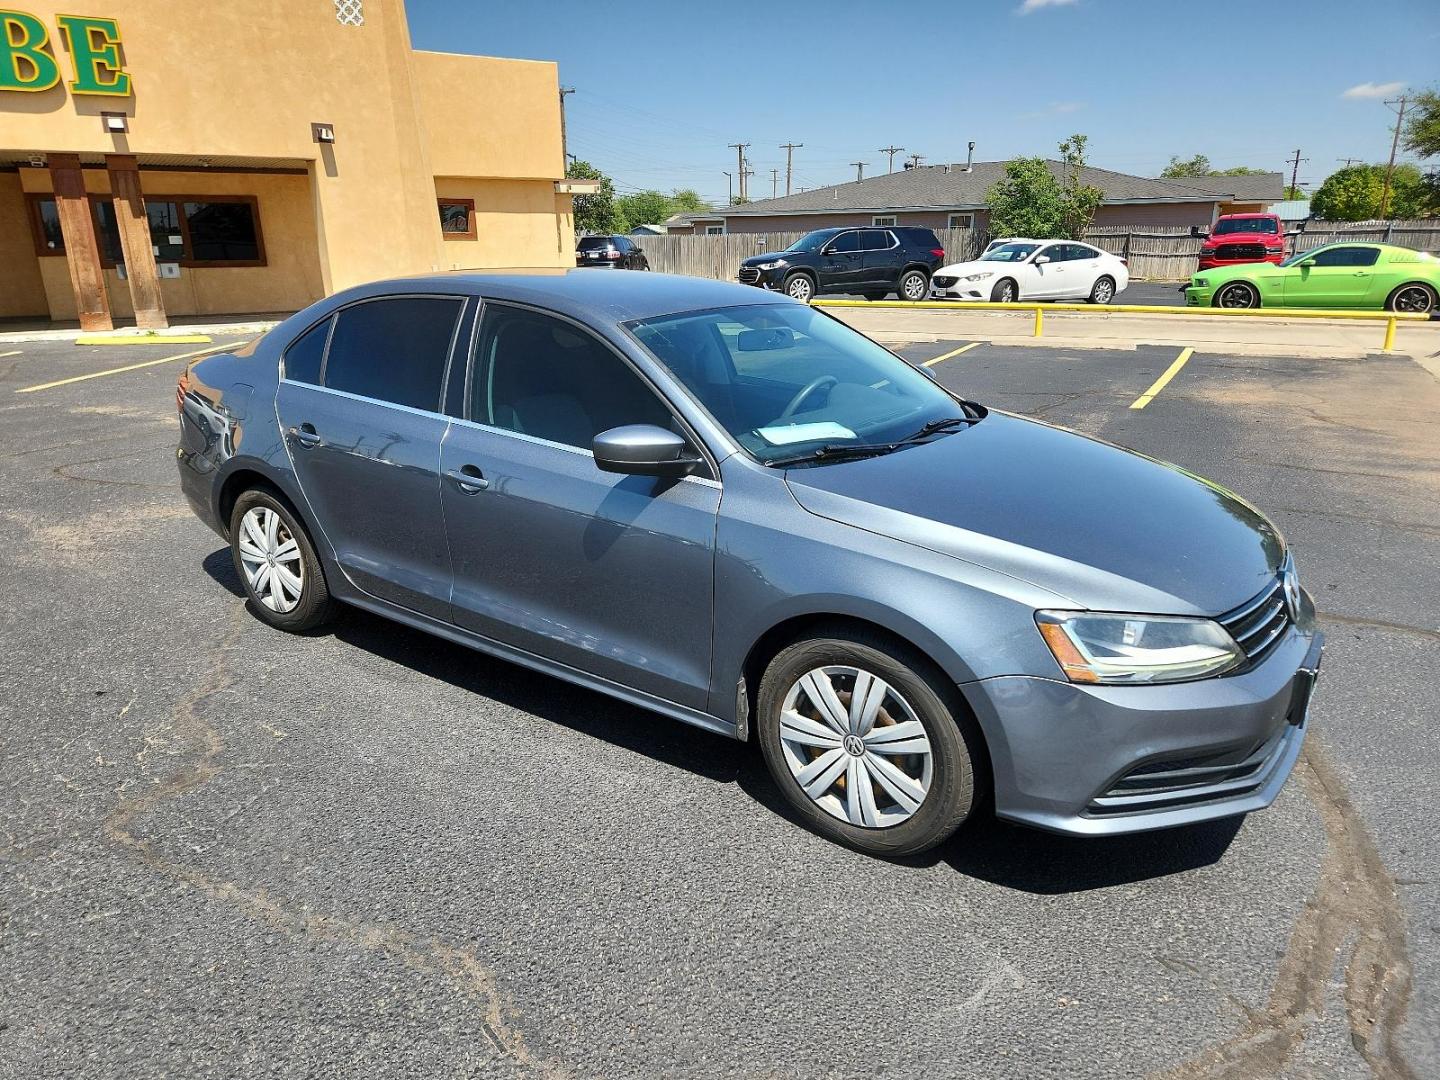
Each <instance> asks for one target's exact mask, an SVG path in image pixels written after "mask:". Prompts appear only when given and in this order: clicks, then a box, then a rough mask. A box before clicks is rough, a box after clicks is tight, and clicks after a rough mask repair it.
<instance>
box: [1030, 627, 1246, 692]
mask: <svg viewBox="0 0 1440 1080" xmlns="http://www.w3.org/2000/svg"><path fill="white" fill-rule="evenodd" d="M1035 622H1036V624H1037V625H1038V626H1039V627H1040V635H1041V636H1042V637H1043V638H1044V639H1045V644H1046V645H1048V646H1049V647H1050V651H1051V652H1052V653H1054V654H1055V661H1056V663H1058V664H1059V665H1060V669H1061V670H1062V671H1064V672H1065V675H1066V677H1067V678H1068V679H1069V680H1070V681H1071V682H1078V683H1166V682H1181V681H1183V680H1185V679H1198V678H1202V677H1203V676H1206V675H1218V674H1220V673H1221V672H1223V671H1229V670H1230V669H1231V668H1233V667H1235V666H1236V665H1237V664H1239V663H1241V662H1242V661H1243V660H1244V659H1245V654H1244V653H1243V652H1241V651H1240V647H1239V646H1238V645H1236V644H1235V642H1234V640H1233V639H1232V638H1231V637H1230V635H1229V634H1227V633H1226V632H1225V631H1224V630H1223V629H1222V628H1221V627H1220V625H1219V624H1218V623H1216V622H1214V621H1212V620H1210V619H1186V618H1176V617H1171V616H1166V615H1107V614H1103V613H1097V612H1090V611H1037V612H1036V613H1035Z"/></svg>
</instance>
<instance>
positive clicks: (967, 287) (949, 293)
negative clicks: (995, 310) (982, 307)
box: [930, 278, 995, 300]
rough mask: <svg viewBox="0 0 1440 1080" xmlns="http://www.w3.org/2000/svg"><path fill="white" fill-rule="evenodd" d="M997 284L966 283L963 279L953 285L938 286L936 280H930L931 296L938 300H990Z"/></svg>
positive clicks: (991, 282) (982, 282)
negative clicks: (992, 290) (991, 292)
mask: <svg viewBox="0 0 1440 1080" xmlns="http://www.w3.org/2000/svg"><path fill="white" fill-rule="evenodd" d="M994 287H995V283H994V282H993V281H990V280H986V281H965V280H963V279H961V280H960V281H957V282H955V284H953V285H937V284H936V283H935V279H934V278H931V279H930V296H931V297H932V298H933V299H936V300H989V299H990V290H991V289H993V288H994Z"/></svg>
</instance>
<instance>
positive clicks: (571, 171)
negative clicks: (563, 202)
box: [565, 159, 625, 233]
mask: <svg viewBox="0 0 1440 1080" xmlns="http://www.w3.org/2000/svg"><path fill="white" fill-rule="evenodd" d="M565 175H566V176H567V177H568V178H569V179H571V180H599V181H600V190H599V192H597V193H596V194H594V195H576V196H575V231H576V232H579V233H612V232H624V231H625V229H624V227H623V224H622V222H621V218H620V215H619V212H618V210H617V209H616V207H615V185H614V184H612V183H611V182H610V178H609V177H608V176H606V175H605V174H604V173H602V172H601V171H600V170H599V169H597V168H595V166H594V165H591V164H590V163H589V162H588V161H580V160H578V159H577V160H575V161H572V162H570V167H569V168H568V169H566V170H565Z"/></svg>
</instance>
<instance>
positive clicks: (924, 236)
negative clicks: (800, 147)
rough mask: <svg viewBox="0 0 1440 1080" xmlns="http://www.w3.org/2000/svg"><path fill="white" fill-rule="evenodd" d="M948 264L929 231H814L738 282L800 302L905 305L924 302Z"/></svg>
mask: <svg viewBox="0 0 1440 1080" xmlns="http://www.w3.org/2000/svg"><path fill="white" fill-rule="evenodd" d="M944 262H945V248H944V247H943V246H942V245H941V243H940V241H939V240H938V239H936V237H935V234H934V233H933V232H931V231H930V230H929V229H917V228H914V227H912V226H900V225H890V226H886V227H884V228H872V229H864V228H860V229H853V228H852V229H816V230H815V231H814V232H812V233H806V234H805V235H804V236H802V237H801V238H800V239H799V240H797V241H795V243H793V244H791V245H790V247H789V248H787V249H786V250H784V251H779V252H767V253H766V254H764V255H752V256H751V257H750V258H748V259H746V260H745V261H744V262H742V263H741V264H740V272H739V273H738V274H737V275H736V278H737V279H738V280H739V281H741V282H742V283H744V284H746V285H759V286H761V287H762V288H766V289H779V290H780V291H782V292H784V293H785V294H786V295H787V296H793V297H794V298H795V299H796V300H809V299H810V298H811V297H812V296H814V295H816V294H817V293H860V294H861V295H863V296H864V297H865V298H866V299H867V300H883V299H885V297H887V296H889V295H890V294H891V293H895V294H897V295H898V296H899V297H900V299H902V300H924V299H925V298H926V297H927V296H928V295H929V294H930V275H931V274H933V273H934V272H935V271H936V270H938V269H939V268H940V266H941V265H943V264H944Z"/></svg>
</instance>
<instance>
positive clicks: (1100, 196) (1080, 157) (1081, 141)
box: [1060, 134, 1105, 240]
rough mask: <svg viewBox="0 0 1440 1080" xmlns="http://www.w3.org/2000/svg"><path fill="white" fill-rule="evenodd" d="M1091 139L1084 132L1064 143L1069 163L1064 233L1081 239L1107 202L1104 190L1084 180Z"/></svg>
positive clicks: (1063, 202)
mask: <svg viewBox="0 0 1440 1080" xmlns="http://www.w3.org/2000/svg"><path fill="white" fill-rule="evenodd" d="M1088 141H1089V140H1088V139H1087V138H1086V137H1085V136H1084V135H1078V134H1077V135H1071V136H1070V138H1068V139H1066V140H1065V141H1064V142H1062V143H1061V144H1060V160H1061V161H1063V162H1064V163H1065V183H1064V189H1063V191H1062V192H1061V198H1060V235H1062V236H1064V237H1066V238H1067V239H1070V240H1079V239H1080V237H1081V236H1082V235H1083V234H1084V232H1085V230H1086V229H1088V228H1089V227H1090V223H1091V222H1092V221H1094V220H1095V211H1096V210H1099V209H1100V204H1101V203H1102V202H1104V201H1105V193H1104V192H1103V191H1101V190H1100V189H1099V188H1097V187H1096V186H1095V185H1093V184H1087V183H1084V182H1083V181H1082V180H1081V179H1080V177H1081V176H1082V174H1083V173H1084V171H1085V144H1086V142H1088Z"/></svg>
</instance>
